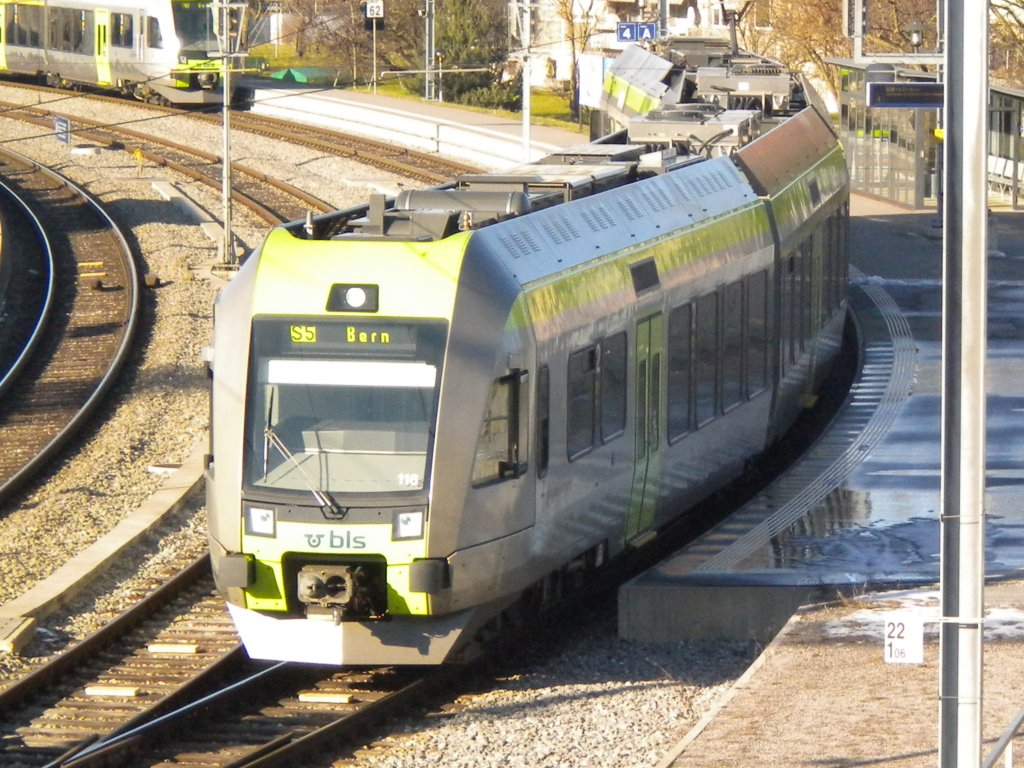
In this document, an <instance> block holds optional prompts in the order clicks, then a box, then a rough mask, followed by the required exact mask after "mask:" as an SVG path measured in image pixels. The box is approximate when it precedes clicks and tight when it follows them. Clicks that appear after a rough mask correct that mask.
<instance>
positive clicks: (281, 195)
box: [0, 97, 333, 225]
mask: <svg viewBox="0 0 1024 768" xmlns="http://www.w3.org/2000/svg"><path fill="white" fill-rule="evenodd" d="M102 98H107V97H102ZM152 108H154V109H157V108H156V107H152ZM0 109H3V110H4V117H6V118H8V119H17V120H22V121H24V122H27V123H31V124H33V125H38V126H41V127H46V128H50V127H51V126H52V125H53V121H54V118H55V117H56V115H55V114H54V113H52V112H50V111H48V110H46V109H41V108H38V107H23V106H19V105H17V104H10V103H3V102H0ZM175 114H178V113H177V112H175ZM74 123H75V126H76V136H77V137H79V138H81V139H84V140H87V141H90V142H94V143H95V144H99V145H102V146H105V147H107V148H110V149H122V150H124V151H126V152H128V153H130V154H133V155H135V156H137V157H138V158H139V159H140V160H146V161H147V162H150V163H153V164H154V165H158V166H162V167H166V168H170V169H171V170H173V171H176V172H177V173H180V174H182V175H183V176H185V177H187V178H190V179H193V180H195V181H198V182H200V183H201V184H204V185H206V186H208V187H210V188H211V189H214V190H216V191H218V192H219V191H220V189H221V179H222V177H223V168H222V165H221V160H220V156H219V155H216V154H214V153H211V152H206V151H204V150H201V149H199V148H197V147H193V146H189V145H185V144H180V143H176V142H172V141H168V140H165V139H157V138H155V137H153V136H151V135H149V134H146V133H144V132H141V131H136V130H132V129H130V128H127V127H124V126H117V127H113V126H108V125H107V124H106V123H104V122H102V121H99V120H89V119H87V118H84V117H75V118H74ZM83 126H86V127H87V128H83ZM231 167H232V194H231V197H232V200H233V201H234V202H235V203H238V204H240V205H243V206H245V207H246V208H247V209H249V210H250V211H251V212H252V213H254V214H255V215H256V216H257V217H258V218H259V219H261V220H262V221H263V222H264V223H266V224H270V225H273V224H279V223H281V222H282V221H294V220H296V219H301V218H303V217H305V215H306V212H307V211H310V210H312V211H313V212H314V213H324V212H327V211H330V210H333V206H331V205H329V204H328V203H325V202H324V201H322V200H319V199H317V198H316V197H314V196H313V195H310V194H308V193H306V192H303V191H302V190H300V189H298V188H297V187H295V186H293V185H291V184H288V183H287V182H283V181H279V180H277V179H273V178H271V177H270V176H268V175H267V174H265V173H263V172H262V171H260V170H259V169H256V168H251V167H249V166H246V165H244V164H241V163H232V165H231Z"/></svg>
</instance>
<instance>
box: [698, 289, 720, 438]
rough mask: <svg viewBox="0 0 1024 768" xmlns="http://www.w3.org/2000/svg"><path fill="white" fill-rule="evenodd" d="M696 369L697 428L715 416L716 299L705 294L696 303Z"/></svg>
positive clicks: (716, 364) (714, 295)
mask: <svg viewBox="0 0 1024 768" xmlns="http://www.w3.org/2000/svg"><path fill="white" fill-rule="evenodd" d="M696 321H697V322H696V326H697V327H696V332H695V334H694V336H695V338H696V340H697V349H696V353H697V354H696V369H697V379H696V381H697V387H696V392H695V393H694V400H695V404H696V411H697V426H698V427H699V426H701V425H702V424H704V423H706V422H708V421H710V420H711V419H713V418H715V415H716V414H717V412H718V408H717V406H718V401H717V393H716V384H717V381H716V380H717V374H718V295H717V294H714V293H709V294H707V295H706V296H701V297H700V298H699V299H697V317H696Z"/></svg>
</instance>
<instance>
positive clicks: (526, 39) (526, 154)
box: [522, 0, 532, 163]
mask: <svg viewBox="0 0 1024 768" xmlns="http://www.w3.org/2000/svg"><path fill="white" fill-rule="evenodd" d="M531 24H532V19H531V18H530V0H523V34H522V38H523V158H524V162H527V163H528V162H530V159H531V152H530V25H531Z"/></svg>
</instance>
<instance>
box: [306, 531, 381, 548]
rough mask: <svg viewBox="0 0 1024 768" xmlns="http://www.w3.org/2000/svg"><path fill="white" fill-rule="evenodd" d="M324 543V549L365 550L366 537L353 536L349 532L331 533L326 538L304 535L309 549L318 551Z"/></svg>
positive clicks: (320, 534) (310, 534) (319, 534)
mask: <svg viewBox="0 0 1024 768" xmlns="http://www.w3.org/2000/svg"><path fill="white" fill-rule="evenodd" d="M325 540H326V541H325ZM325 543H326V544H327V547H326V549H366V537H365V536H355V535H353V534H352V531H349V530H344V531H331V532H330V533H329V534H327V535H326V536H325V535H324V534H322V533H307V534H306V545H307V546H308V547H309V548H310V549H320V548H321V547H322V546H323V545H324V544H325Z"/></svg>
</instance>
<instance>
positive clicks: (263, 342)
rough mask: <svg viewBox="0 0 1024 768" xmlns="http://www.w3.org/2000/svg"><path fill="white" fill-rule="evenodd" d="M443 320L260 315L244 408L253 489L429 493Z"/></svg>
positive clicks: (327, 496)
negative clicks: (300, 318) (412, 320)
mask: <svg viewBox="0 0 1024 768" xmlns="http://www.w3.org/2000/svg"><path fill="white" fill-rule="evenodd" d="M446 332H447V327H446V325H445V324H444V323H438V322H434V323H409V322H405V323H401V322H397V323H396V322H390V321H384V322H372V323H367V322H365V321H359V322H354V321H343V322H338V321H337V320H334V319H322V318H316V319H306V320H294V319H285V320H282V319H280V318H272V319H269V318H256V320H255V321H254V323H253V356H252V361H251V364H250V365H251V368H250V386H249V393H248V403H247V408H246V451H245V477H246V484H247V487H248V488H249V489H251V490H277V491H292V492H297V493H300V494H303V495H310V494H312V496H313V497H314V498H315V499H316V501H317V503H319V504H320V505H321V506H328V505H329V504H333V497H332V494H351V493H357V494H366V493H395V492H410V491H412V492H416V491H422V490H423V489H424V487H425V485H426V482H427V475H428V472H429V469H430V465H429V457H430V453H431V448H432V445H433V435H434V423H435V420H436V415H437V398H438V386H439V383H440V380H441V360H442V356H443V352H444V339H445V334H446Z"/></svg>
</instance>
